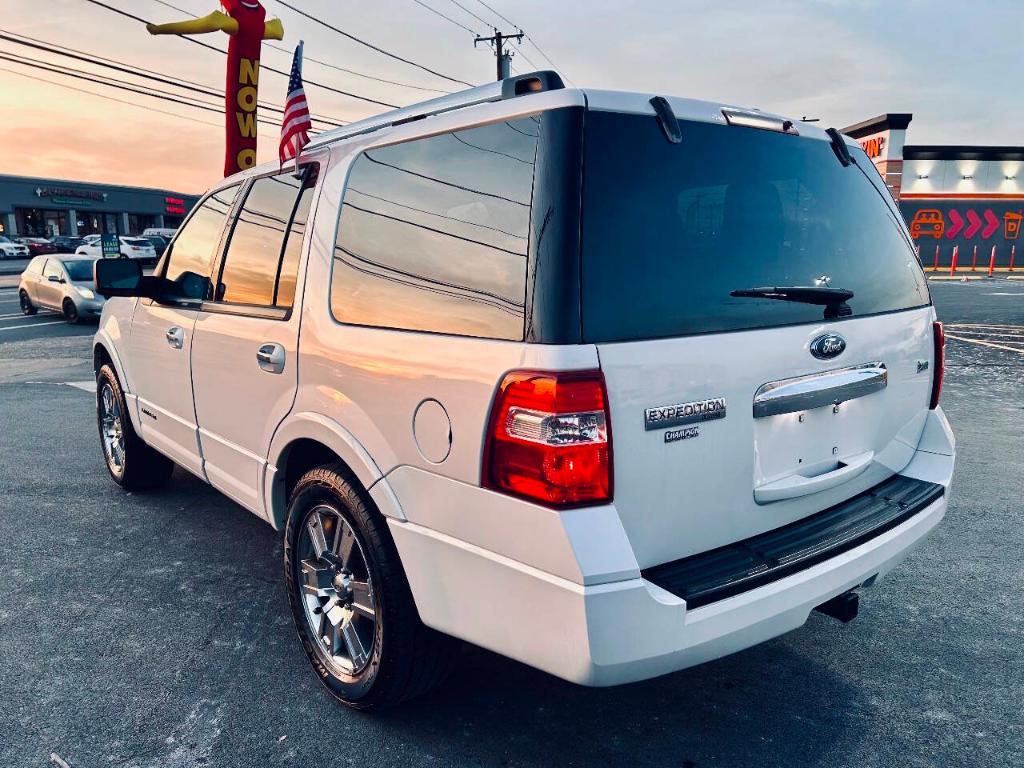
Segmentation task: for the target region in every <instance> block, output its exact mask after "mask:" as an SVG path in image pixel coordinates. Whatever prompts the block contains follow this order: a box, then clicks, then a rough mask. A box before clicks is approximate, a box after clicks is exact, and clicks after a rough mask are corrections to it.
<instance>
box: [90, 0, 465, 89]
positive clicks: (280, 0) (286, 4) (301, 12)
mask: <svg viewBox="0 0 1024 768" xmlns="http://www.w3.org/2000/svg"><path fill="white" fill-rule="evenodd" d="M87 2H90V3H96V2H99V0H87ZM274 2H276V3H277V4H278V5H283V6H284V7H285V8H287V9H289V10H291V11H293V12H295V13H297V14H299V15H300V16H304V17H305V18H307V19H309V20H310V21H314V22H316V23H317V24H319V25H320V26H322V27H325V28H327V29H329V30H331V31H332V32H336V33H337V34H339V35H341V36H342V37H345V38H347V39H349V40H352V41H353V42H356V43H359V44H360V45H362V46H364V47H366V48H369V49H370V50H372V51H376V52H377V53H380V54H383V55H384V56H387V57H389V58H392V59H395V60H396V61H401V62H403V63H405V64H409V65H411V66H413V67H416V68H417V69H422V70H423V71H424V72H429V73H430V74H432V75H434V76H435V77H440V78H442V79H444V80H449V81H451V82H453V83H459V84H461V85H468V86H470V87H473V83H470V82H467V81H465V80H460V79H458V78H457V77H451V76H450V75H445V74H443V73H441V72H438V71H437V70H436V69H431V68H430V67H426V66H424V65H423V64H419V63H417V62H415V61H412V60H410V59H407V58H405V57H403V56H399V55H398V54H397V53H392V52H391V51H388V50H386V49H384V48H381V47H380V46H378V45H374V44H373V43H371V42H368V41H366V40H363V39H362V38H361V37H357V36H355V35H353V34H351V33H350V32H346V31H345V30H343V29H340V28H338V27H335V26H334V25H332V24H328V23H327V22H326V21H324V20H323V19H318V18H317V17H316V16H313V15H312V14H309V13H306V12H305V11H304V10H302V9H301V8H296V7H295V6H294V5H292V4H291V3H289V2H286V1H285V0H274ZM388 106H391V105H388Z"/></svg>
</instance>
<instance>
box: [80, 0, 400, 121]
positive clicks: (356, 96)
mask: <svg viewBox="0 0 1024 768" xmlns="http://www.w3.org/2000/svg"><path fill="white" fill-rule="evenodd" d="M279 1H280V0H279ZM85 2H87V3H91V4H92V5H95V6H98V7H100V8H105V9H106V10H108V11H111V12H112V13H116V14H118V15H119V16H124V17H125V18H128V19H132V20H133V21H137V22H139V23H140V24H150V23H151V22H149V21H147V20H146V19H144V18H142V17H141V16H136V15H135V14H134V13H129V12H128V11H124V10H122V9H120V8H117V7H115V6H113V5H110V4H109V3H104V2H102V0H85ZM310 18H314V17H312V16H311V17H310ZM339 31H340V30H339ZM175 37H180V38H181V39H182V40H187V41H188V42H190V43H192V44H193V45H198V46H201V47H203V48H208V49H209V50H211V51H216V52H217V53H221V54H224V53H227V51H225V50H224V49H223V48H218V47H217V46H215V45H210V44H209V43H204V42H203V41H202V40H196V39H195V38H194V37H190V36H188V35H175ZM260 69H261V71H267V72H273V73H274V74H277V75H283V76H284V77H286V78H287V77H289V76H290V74H289V73H288V72H285V71H283V70H280V69H276V68H274V67H271V66H269V65H261V66H260ZM303 83H304V84H305V85H307V86H313V87H316V88H321V89H323V90H325V91H330V92H332V93H337V94H340V95H341V96H348V97H350V98H353V99H358V100H359V101H366V102H369V103H371V104H378V105H380V106H382V107H391V108H392V109H398V106H399V105H398V104H391V103H389V102H386V101H381V100H379V99H374V98H371V97H369V96H363V95H361V94H358V93H352V92H351V91H345V90H342V89H341V88H335V87H334V86H331V85H326V84H324V83H320V82H317V81H315V80H310V79H309V78H303Z"/></svg>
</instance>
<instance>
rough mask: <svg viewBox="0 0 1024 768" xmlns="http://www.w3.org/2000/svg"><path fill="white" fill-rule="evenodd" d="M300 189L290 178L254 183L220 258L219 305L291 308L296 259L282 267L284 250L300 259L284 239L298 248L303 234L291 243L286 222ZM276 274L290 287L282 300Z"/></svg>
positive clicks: (296, 249) (295, 181)
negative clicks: (287, 246)
mask: <svg viewBox="0 0 1024 768" xmlns="http://www.w3.org/2000/svg"><path fill="white" fill-rule="evenodd" d="M302 186H303V182H302V179H296V178H295V176H294V175H293V174H291V173H286V174H281V175H278V176H266V177H264V178H261V179H256V181H254V182H253V185H252V187H250V189H249V192H248V194H247V195H246V197H245V202H244V203H243V204H242V206H241V207H240V208H239V211H238V217H237V218H236V219H235V223H234V228H233V230H232V233H231V239H230V241H229V244H228V248H227V253H226V254H225V256H224V267H223V269H222V271H221V275H220V282H219V283H218V285H217V300H218V301H225V302H230V303H233V304H255V305H260V306H268V307H269V306H275V305H277V306H281V307H290V306H291V300H292V297H293V296H294V293H295V290H294V286H295V271H296V269H297V268H298V260H297V258H296V259H289V263H288V264H287V265H284V264H283V263H282V256H283V255H284V254H285V252H286V250H294V252H295V254H296V256H297V254H298V246H295V248H293V249H286V241H287V240H293V239H294V240H297V241H298V242H299V243H300V244H301V239H302V236H301V234H299V235H298V237H295V238H293V237H291V236H289V222H290V221H291V218H292V212H293V211H294V209H295V204H296V201H297V198H298V196H299V192H300V188H301V187H302ZM307 197H308V196H307ZM307 207H308V205H307ZM304 220H305V217H304V216H303V221H304ZM286 268H287V278H286V277H285V275H286V272H285V269H286ZM279 271H280V275H281V279H282V280H285V279H287V281H288V283H289V285H290V286H291V288H290V291H286V292H285V294H286V295H281V296H278V295H277V294H278V291H277V285H278V274H279Z"/></svg>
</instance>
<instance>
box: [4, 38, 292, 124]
mask: <svg viewBox="0 0 1024 768" xmlns="http://www.w3.org/2000/svg"><path fill="white" fill-rule="evenodd" d="M0 60H3V61H9V62H12V63H14V64H18V65H20V66H23V67H29V68H31V69H37V70H42V71H44V72H50V73H52V74H57V75H61V76H62V77H70V78H74V79H76V80H85V81H87V82H90V83H95V84H97V85H102V86H105V87H107V88H114V89H117V90H121V91H127V92H129V93H136V94H139V95H141V96H147V97H149V98H153V99H159V100H161V101H167V102H170V103H173V104H179V105H181V106H184V107H192V108H193V109H200V110H203V111H205V112H213V113H214V114H219V115H222V114H223V113H224V110H223V108H222V107H218V106H214V105H211V104H206V103H204V102H198V101H188V100H186V99H183V98H177V97H175V96H170V95H167V94H166V93H165V92H156V91H153V90H149V91H147V90H145V89H143V88H136V87H134V86H131V85H127V84H125V83H124V81H122V80H114V79H113V78H107V77H104V76H101V75H91V74H87V73H84V72H82V71H81V70H74V69H72V68H70V67H61V66H57V65H48V64H42V63H35V62H34V61H33V60H30V59H25V58H24V57H16V56H10V55H7V54H5V53H3V52H0ZM139 106H142V105H139ZM256 121H257V122H258V123H260V124H263V125H268V126H271V127H274V128H276V127H277V123H275V122H273V121H271V120H267V119H264V118H256Z"/></svg>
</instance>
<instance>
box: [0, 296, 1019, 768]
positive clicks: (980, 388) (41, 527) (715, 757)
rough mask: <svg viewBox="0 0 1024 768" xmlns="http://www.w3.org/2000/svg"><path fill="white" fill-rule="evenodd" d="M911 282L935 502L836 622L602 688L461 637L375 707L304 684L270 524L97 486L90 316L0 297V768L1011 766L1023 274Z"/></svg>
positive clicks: (215, 507)
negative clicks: (939, 432) (453, 665)
mask: <svg viewBox="0 0 1024 768" xmlns="http://www.w3.org/2000/svg"><path fill="white" fill-rule="evenodd" d="M932 286H933V294H934V298H935V302H936V305H937V307H938V309H939V314H940V317H941V318H942V319H943V320H944V321H945V322H946V323H947V329H948V332H949V336H950V341H949V346H948V358H949V361H948V371H947V384H946V389H945V392H944V395H943V405H944V408H945V409H946V412H947V414H948V415H949V418H950V420H951V422H952V423H953V426H954V429H955V431H956V435H957V439H958V451H959V456H958V465H957V475H956V478H955V488H954V495H953V499H952V501H951V504H950V508H949V513H948V515H947V518H946V520H945V521H944V523H943V524H942V526H940V528H939V529H938V531H937V532H936V533H935V535H934V536H933V537H932V538H931V539H930V540H929V542H928V543H927V544H926V545H925V547H924V548H923V549H921V550H919V551H918V552H916V553H915V554H914V555H912V556H911V558H910V559H909V560H908V561H907V562H906V563H904V564H903V566H902V567H900V568H899V569H897V571H896V572H894V573H893V574H892V575H891V576H890V577H889V578H888V579H887V580H884V581H882V582H880V583H879V584H878V585H877V586H876V587H874V588H872V589H870V590H867V591H865V592H864V594H863V598H862V602H861V615H860V617H859V618H858V619H857V620H855V621H854V622H853V623H851V624H849V625H845V626H844V625H840V624H838V623H837V622H834V621H832V620H831V619H827V618H824V617H821V616H818V615H812V617H811V619H810V621H809V622H808V624H807V625H806V626H805V627H804V628H802V629H801V630H799V631H796V632H793V633H790V634H788V635H786V636H783V637H780V638H777V639H775V640H773V641H770V642H768V643H766V644H764V645H761V646H758V647H756V648H752V649H750V650H747V651H744V652H742V653H739V654H736V655H733V656H730V657H727V658H724V659H720V660H718V661H715V662H712V663H709V664H706V665H703V666H701V667H697V668H694V669H690V670H685V671H682V672H679V673H676V674H674V675H670V676H668V677H664V678H660V679H657V680H653V681H648V682H644V683H638V684H634V685H629V686H624V687H620V688H613V689H600V690H595V689H584V688H578V687H575V686H572V685H569V684H567V683H563V682H561V681H559V680H557V679H555V678H552V677H549V676H547V675H545V674H543V673H540V672H537V671H534V670H532V669H529V668H527V667H524V666H522V665H519V664H517V663H515V662H512V661H509V660H506V659H503V658H501V657H499V656H496V655H494V654H491V653H489V652H486V651H483V650H480V649H476V648H467V649H466V650H465V652H464V654H463V663H462V666H461V668H460V669H459V670H458V671H457V672H456V674H455V676H454V677H453V679H451V680H450V682H449V683H448V684H447V686H446V687H445V688H444V689H443V690H442V691H441V692H439V693H438V694H435V695H433V696H431V697H429V698H426V699H423V700H420V701H417V702H414V703H412V704H410V705H408V706H405V707H403V708H401V709H398V710H395V711H392V712H389V713H386V714H382V715H372V716H368V715H362V714H358V713H353V712H350V711H347V710H345V709H343V708H341V707H340V706H338V705H337V704H335V703H334V702H333V701H332V700H331V699H330V698H329V697H328V696H327V695H325V694H324V693H323V692H322V690H321V689H320V686H319V683H318V682H317V680H316V679H315V678H314V675H313V674H312V672H311V671H310V670H309V669H308V668H307V666H308V665H307V662H306V659H305V657H304V655H303V653H302V651H301V649H300V647H299V645H298V643H297V642H296V640H295V636H294V630H293V628H292V625H291V617H290V614H289V611H288V605H287V598H286V595H285V592H284V588H283V584H282V577H281V572H280V571H281V567H280V562H281V554H282V553H281V543H280V540H279V537H278V535H277V534H276V533H275V532H274V531H272V530H271V529H270V528H269V527H268V526H266V525H265V524H264V523H262V522H260V521H259V520H257V519H256V518H255V517H253V516H252V515H250V514H249V513H248V512H245V511H244V510H242V509H241V508H240V507H238V506H236V505H234V504H233V503H232V502H230V501H228V500H226V499H225V498H223V497H222V496H220V495H219V494H217V493H216V492H214V491H212V490H210V489H208V488H207V487H205V486H203V485H202V484H201V483H200V482H199V481H197V480H195V479H194V478H192V477H191V476H189V475H187V474H186V473H184V472H180V471H179V472H176V473H175V477H174V481H173V483H172V485H171V486H170V487H169V488H167V489H166V490H163V491H160V492H158V493H154V494H146V495H125V494H123V493H121V492H119V491H117V490H116V489H115V487H114V486H113V484H112V483H111V482H110V481H109V479H108V478H107V475H106V471H105V469H104V467H103V465H102V461H101V458H100V453H99V448H98V446H97V439H96V434H95V426H94V420H93V412H92V408H93V400H92V395H91V394H90V393H89V392H88V388H89V379H90V378H91V375H92V372H91V365H90V351H89V350H90V337H91V334H92V332H93V330H94V328H92V327H90V326H84V327H69V326H67V325H64V324H63V323H61V322H59V321H58V319H57V318H56V316H54V315H44V314H40V315H38V316H37V317H35V318H31V319H25V318H20V317H18V316H17V297H16V293H15V291H13V290H10V289H3V288H0V553H2V562H3V568H0V659H2V663H0V766H5V767H6V766H11V767H12V768H20V767H21V766H48V765H53V764H58V765H59V764H60V763H58V762H56V761H57V760H61V761H64V762H65V763H67V764H68V765H70V766H73V768H86V767H87V766H126V767H128V766H139V767H141V766H156V767H158V768H171V767H178V766H207V765H208V766H257V765H258V766H272V765H294V766H318V767H319V768H325V767H326V766H345V765H362V766H392V765H393V766H439V765H452V766H466V765H472V766H590V765H598V766H640V765H643V766H672V767H673V768H680V767H682V766H689V767H693V766H701V767H703V766H789V765H799V766H829V767H833V766H835V767H837V768H838V767H840V766H850V767H851V768H854V767H856V768H871V767H874V766H878V767H882V766H929V767H930V766H943V768H946V767H949V766H1020V765H1024V612H1022V610H1021V606H1022V599H1021V595H1022V594H1024V565H1022V563H1024V558H1022V557H1021V553H1022V551H1024V509H1022V507H1024V283H1011V282H1008V281H1006V280H992V281H988V280H986V281H977V282H971V283H958V282H951V283H939V282H935V283H933V284H932ZM622 630H623V631H624V632H628V631H630V628H629V626H623V627H622ZM51 755H54V756H55V757H54V758H51Z"/></svg>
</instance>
